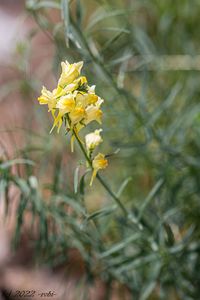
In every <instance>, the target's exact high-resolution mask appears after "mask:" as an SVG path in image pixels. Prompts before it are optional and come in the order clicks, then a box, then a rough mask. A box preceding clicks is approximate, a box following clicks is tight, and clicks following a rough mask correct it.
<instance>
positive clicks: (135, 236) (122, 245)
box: [99, 233, 140, 258]
mask: <svg viewBox="0 0 200 300" xmlns="http://www.w3.org/2000/svg"><path fill="white" fill-rule="evenodd" d="M139 237H140V234H139V233H135V234H133V235H132V236H130V237H129V238H127V239H125V240H123V241H122V242H121V243H119V244H117V245H114V246H113V247H111V248H110V249H109V250H107V251H105V252H103V253H101V254H100V256H99V257H100V258H105V257H107V256H110V255H112V254H113V253H115V252H118V251H120V250H122V249H124V248H125V247H126V246H127V245H128V244H130V243H132V242H133V241H135V240H137V239H138V238H139Z"/></svg>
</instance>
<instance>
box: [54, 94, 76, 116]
mask: <svg viewBox="0 0 200 300" xmlns="http://www.w3.org/2000/svg"><path fill="white" fill-rule="evenodd" d="M75 104H76V103H75V100H74V97H73V94H68V95H66V96H62V97H61V98H60V100H59V101H58V102H57V104H56V108H58V109H59V113H60V114H61V115H62V116H63V115H64V114H66V113H69V112H71V111H72V110H73V109H74V108H75Z"/></svg>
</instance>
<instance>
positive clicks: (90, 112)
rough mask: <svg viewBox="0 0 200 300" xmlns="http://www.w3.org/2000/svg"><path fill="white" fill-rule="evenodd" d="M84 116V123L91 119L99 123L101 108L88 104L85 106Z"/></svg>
mask: <svg viewBox="0 0 200 300" xmlns="http://www.w3.org/2000/svg"><path fill="white" fill-rule="evenodd" d="M85 111H86V117H85V119H84V124H85V125H87V124H89V123H90V122H92V121H97V122H98V123H99V124H101V119H102V115H103V113H102V110H101V109H100V108H99V106H97V105H89V106H88V107H87V108H86V110H85Z"/></svg>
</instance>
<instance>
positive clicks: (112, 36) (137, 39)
mask: <svg viewBox="0 0 200 300" xmlns="http://www.w3.org/2000/svg"><path fill="white" fill-rule="evenodd" d="M26 9H27V12H28V14H30V15H31V16H32V17H33V18H34V20H35V22H36V23H37V25H38V27H37V28H38V31H40V30H42V31H44V32H45V33H46V34H47V35H48V37H49V39H50V41H51V43H52V44H53V45H54V50H55V52H54V53H55V55H54V59H53V60H52V61H51V62H48V63H49V64H50V65H52V72H54V73H55V76H57V74H58V72H59V70H60V69H59V68H60V61H61V60H65V59H68V60H69V61H70V62H74V61H77V60H83V61H84V62H85V65H84V72H85V74H86V75H87V76H88V78H89V82H90V83H91V84H96V85H97V94H99V95H101V97H103V98H104V99H105V104H104V122H103V130H104V131H103V133H104V140H105V142H104V144H105V150H104V151H106V152H107V153H110V152H113V151H115V150H116V149H117V148H120V149H121V150H120V152H119V153H118V154H117V155H115V156H114V157H113V158H111V159H110V166H109V168H108V169H107V170H106V171H105V177H106V179H107V180H109V182H110V184H111V186H112V188H113V190H114V191H115V192H116V193H117V191H119V194H120V198H121V201H122V202H123V203H124V205H125V206H126V207H127V208H128V210H129V212H130V213H131V215H132V218H133V220H134V223H130V222H129V220H127V219H126V218H125V217H124V216H123V215H121V213H120V211H119V210H118V209H117V207H116V206H115V204H113V203H112V201H111V199H109V198H108V196H107V194H106V193H105V192H104V191H102V189H101V188H100V187H99V185H98V183H95V186H94V188H93V189H90V188H88V175H87V174H85V175H84V176H83V177H81V176H82V175H83V174H82V173H81V172H82V171H81V172H80V174H79V173H76V175H75V176H74V170H75V168H76V158H74V157H73V158H72V157H71V156H70V154H69V153H68V150H69V146H68V144H69V143H68V140H67V139H66V137H65V136H64V133H61V135H60V136H57V135H56V134H52V135H51V136H49V135H48V132H49V128H50V122H51V121H50V120H49V119H48V118H47V116H46V114H45V115H43V112H41V111H40V110H41V108H39V107H38V106H37V104H34V105H33V104H32V107H33V112H32V113H30V115H31V114H33V116H34V118H36V120H37V124H38V128H39V129H38V130H37V131H38V132H37V133H36V134H35V133H30V132H29V131H28V140H27V141H28V143H27V146H26V147H25V148H24V149H20V151H18V153H17V154H16V156H17V157H22V158H23V159H30V160H33V161H34V162H35V165H34V166H32V165H31V164H27V165H25V166H26V167H25V168H23V172H22V176H19V175H13V171H12V168H11V165H13V164H14V163H15V162H16V161H12V160H11V161H9V160H8V161H5V160H4V161H3V162H2V164H1V168H0V171H1V193H2V194H3V195H4V199H5V201H7V203H8V204H9V197H8V195H7V194H8V189H9V187H10V186H11V185H13V184H14V185H16V186H17V187H18V189H19V190H20V203H19V207H18V213H17V227H16V235H15V238H14V242H15V246H17V245H18V244H19V243H20V232H21V228H22V224H23V221H24V214H25V211H30V212H31V215H32V222H31V224H30V228H29V230H30V231H33V232H36V235H38V237H39V238H38V239H36V240H35V243H34V249H35V258H34V262H35V263H38V262H39V263H41V264H44V265H45V264H47V265H49V266H52V268H55V267H58V266H60V265H63V264H66V263H67V262H68V257H67V255H66V253H67V250H69V249H71V248H76V249H78V250H79V252H80V254H81V256H82V259H83V261H84V265H85V276H86V277H87V279H88V280H89V281H91V283H92V281H93V280H94V279H95V278H97V277H100V278H101V279H102V281H104V282H106V283H107V285H108V286H110V287H111V289H112V283H113V282H118V283H120V284H121V285H123V286H125V287H127V289H128V292H129V297H130V299H139V300H145V299H166V300H168V299H186V300H188V299H199V283H200V282H199V281H200V277H199V267H200V265H199V262H200V259H199V249H200V243H199V237H200V230H199V228H200V227H199V225H200V213H199V212H200V202H199V195H200V188H199V187H200V173H199V168H200V160H199V153H200V142H199V136H200V129H199V128H200V126H199V125H200V122H199V121H200V105H199V95H200V85H199V80H200V75H199V72H197V71H195V70H192V68H191V70H189V71H184V70H177V71H174V69H176V59H174V64H175V66H174V67H172V70H171V71H170V68H169V69H168V71H164V70H163V69H162V68H161V69H159V65H158V67H157V68H155V69H153V70H152V69H149V63H148V60H145V59H144V58H145V57H147V58H148V56H145V55H150V56H153V57H155V59H159V57H160V55H171V57H172V58H173V55H177V54H178V55H181V54H182V55H191V57H193V56H195V55H198V54H199V28H198V26H197V24H198V18H199V12H200V4H199V1H193V2H192V4H191V3H190V2H188V1H186V0H182V1H179V0H176V1H156V0H155V1H151V2H149V1H128V0H127V1H119V0H115V1H103V0H102V1H100V0H99V1H90V0H89V1H78V0H77V1H67V0H62V1H53V0H52V1H34V0H27V1H26ZM54 14H55V15H59V16H60V17H59V21H56V22H55V21H53V16H54ZM34 34H37V31H36V32H35V33H34ZM30 38H33V37H32V36H31V37H30ZM21 49H22V48H21ZM22 50H23V49H22ZM23 51H24V50H23ZM23 51H21V52H23ZM23 53H24V52H23ZM23 53H22V57H23V59H24V64H25V65H26V63H27V55H25V54H24V55H23ZM174 57H176V56H174ZM185 58H186V57H185ZM138 59H139V61H138V62H137V60H138ZM183 59H184V56H183ZM134 61H136V66H135V63H134ZM21 65H22V66H23V64H21ZM177 69H178V67H177ZM24 73H25V74H26V72H24ZM36 79H37V78H33V76H32V75H31V78H30V77H29V78H28V87H29V88H28V89H27V88H26V89H25V91H26V98H28V97H30V98H34V96H35V98H36V95H35V91H36V90H37V88H38V90H37V92H38V94H39V91H40V86H41V85H42V84H43V82H36V81H35V80H36ZM38 81H39V80H38ZM25 82H27V76H25V79H24V81H23V80H21V84H22V86H24V83H25ZM30 87H31V88H30ZM23 91H24V90H23ZM75 156H76V157H77V159H80V155H79V152H78V150H76V153H75ZM24 162H26V161H24ZM47 174H48V176H47ZM74 178H75V179H76V180H75V182H73V180H74ZM74 186H75V191H74ZM6 199H7V200H6ZM85 205H86V206H85ZM107 297H108V299H109V289H108V296H107ZM124 297H125V295H124ZM121 299H123V296H122V298H121Z"/></svg>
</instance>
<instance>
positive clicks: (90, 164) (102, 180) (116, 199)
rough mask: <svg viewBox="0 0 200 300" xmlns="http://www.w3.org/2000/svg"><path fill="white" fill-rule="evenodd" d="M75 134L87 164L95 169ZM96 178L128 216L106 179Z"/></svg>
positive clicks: (75, 134)
mask: <svg viewBox="0 0 200 300" xmlns="http://www.w3.org/2000/svg"><path fill="white" fill-rule="evenodd" d="M73 134H74V136H75V138H76V140H77V142H78V144H79V147H80V148H81V150H82V152H83V154H84V156H85V158H86V160H87V162H88V163H89V166H90V167H91V168H92V169H93V167H92V161H91V160H90V158H89V156H88V155H87V152H86V150H85V148H84V146H83V144H82V143H81V141H80V140H79V138H78V136H77V133H76V132H75V130H73ZM96 178H97V179H98V180H99V182H100V183H101V185H102V186H103V187H104V189H105V190H106V191H107V192H108V194H109V195H110V196H111V197H112V198H113V199H114V200H115V202H116V203H117V204H118V206H119V207H120V208H121V210H122V212H123V214H124V215H125V216H128V211H127V210H126V208H125V207H124V205H123V204H122V203H121V201H120V199H119V198H118V197H117V196H116V195H115V194H114V193H113V191H112V190H111V189H110V187H109V186H108V184H107V183H106V182H105V181H104V179H103V178H102V177H101V176H100V175H99V174H97V176H96Z"/></svg>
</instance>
